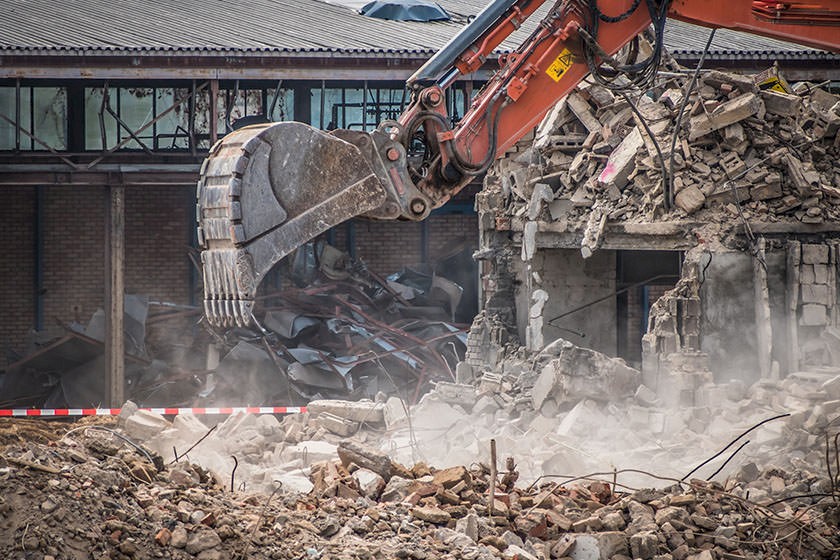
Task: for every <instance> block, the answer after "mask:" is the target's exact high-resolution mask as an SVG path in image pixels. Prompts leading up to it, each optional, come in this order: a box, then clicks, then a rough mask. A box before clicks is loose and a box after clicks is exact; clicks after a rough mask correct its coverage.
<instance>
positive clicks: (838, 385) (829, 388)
mask: <svg viewBox="0 0 840 560" xmlns="http://www.w3.org/2000/svg"><path fill="white" fill-rule="evenodd" d="M820 388H821V389H822V390H823V391H825V392H826V393H828V396H829V398H831V399H833V400H836V399H840V375H838V376H837V377H833V378H831V379H829V380H828V381H826V382H825V383H823V384H822V386H821V387H820Z"/></svg>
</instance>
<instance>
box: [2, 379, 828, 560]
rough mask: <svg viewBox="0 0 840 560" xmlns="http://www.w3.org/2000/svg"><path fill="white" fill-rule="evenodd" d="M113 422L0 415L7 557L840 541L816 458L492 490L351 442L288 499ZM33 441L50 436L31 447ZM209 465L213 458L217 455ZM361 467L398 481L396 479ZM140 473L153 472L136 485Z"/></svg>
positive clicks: (645, 550) (690, 548)
mask: <svg viewBox="0 0 840 560" xmlns="http://www.w3.org/2000/svg"><path fill="white" fill-rule="evenodd" d="M804 381H807V382H808V383H809V385H808V387H809V388H812V387H813V386H816V385H814V384H816V383H818V382H820V383H825V381H822V380H821V379H818V378H812V377H810V376H804V377H803V379H799V380H797V383H798V382H804ZM301 420H305V417H304V418H298V419H295V420H294V421H295V422H300V421H301ZM289 421H290V420H284V423H288V422H289ZM12 422H16V423H15V424H12ZM21 422H22V423H21ZM108 422H109V421H108V420H107V419H97V420H93V421H87V422H80V423H79V424H80V425H79V426H78V429H75V430H73V432H72V435H71V434H66V432H67V430H66V427H65V425H59V424H55V423H52V424H51V423H49V422H45V421H39V420H33V421H26V420H24V421H20V420H3V421H0V456H2V458H3V462H4V464H5V465H6V466H4V467H2V469H0V523H2V524H3V527H4V531H2V532H0V554H2V555H3V557H8V558H16V557H17V556H19V555H20V553H21V550H22V551H23V552H24V553H26V554H29V555H32V556H33V557H34V556H37V557H39V558H42V557H43V558H48V557H52V558H63V557H67V558H74V557H79V558H82V557H85V558H88V557H89V558H96V559H99V558H103V559H104V558H129V559H137V560H142V559H151V558H172V559H173V560H187V559H192V558H198V559H203V560H208V559H224V558H237V557H246V558H252V559H254V560H268V559H274V558H298V557H310V558H336V559H339V560H362V559H383V560H384V559H386V558H416V559H425V558H452V559H457V560H490V559H493V558H511V559H513V558H518V559H524V558H535V559H543V558H552V559H573V560H574V559H577V560H615V559H617V558H634V559H635V558H638V559H647V560H654V559H665V558H670V559H683V560H688V559H695V560H714V559H716V558H718V559H719V558H767V557H772V558H788V557H791V558H793V557H796V555H798V557H800V558H815V559H818V558H826V559H828V558H832V557H833V556H834V555H835V554H836V552H835V551H836V550H837V548H838V547H839V546H840V535H839V534H838V532H837V531H836V523H837V519H838V516H840V509H838V506H837V498H838V487H837V482H836V481H833V480H831V479H830V478H829V477H827V476H826V473H824V472H820V471H819V469H818V468H814V467H817V466H818V465H817V463H809V462H808V461H807V460H801V461H800V463H799V467H798V468H795V469H782V468H780V467H773V468H769V469H764V470H761V469H758V468H757V467H756V466H755V464H754V463H749V464H748V465H745V466H744V467H743V468H741V470H740V472H741V473H743V474H738V475H736V476H734V477H729V478H727V479H726V480H725V481H724V482H723V483H718V482H709V481H705V480H702V479H700V478H687V479H685V480H684V481H683V482H681V483H678V484H677V483H668V484H669V485H667V486H666V487H665V488H661V489H655V488H650V487H642V488H641V489H639V490H622V488H623V487H622V480H623V479H624V474H623V473H621V472H619V473H617V475H616V477H617V478H616V480H617V482H618V484H613V482H612V477H607V479H606V480H605V481H599V480H589V481H578V482H571V481H564V480H563V479H557V480H543V481H539V482H537V483H536V484H520V483H518V482H517V480H518V474H519V473H518V466H517V464H516V460H515V458H513V457H512V458H510V459H508V460H507V461H506V462H505V465H502V468H500V469H499V477H498V479H497V481H496V482H497V484H496V490H495V494H494V495H491V494H490V469H489V467H488V466H487V464H486V463H485V462H484V461H476V462H473V463H471V466H470V467H463V466H457V467H453V468H445V469H441V468H435V467H430V466H427V465H426V464H425V463H416V464H414V465H413V466H412V468H407V467H405V466H403V465H400V464H396V463H393V461H391V460H390V459H389V458H387V456H384V455H382V454H379V453H375V452H371V451H370V449H367V448H364V447H359V446H355V447H354V446H353V445H351V446H347V445H345V444H342V447H341V448H340V449H345V450H347V449H353V454H352V455H347V454H344V455H343V456H342V459H341V461H338V460H337V456H336V454H335V452H334V453H333V454H332V455H329V456H327V455H325V456H323V457H322V458H320V460H319V461H317V462H315V463H313V464H311V467H310V468H308V469H302V468H300V467H299V468H298V470H297V472H292V471H289V472H286V473H282V474H276V473H271V474H267V475H266V478H267V479H268V478H270V479H271V480H273V484H274V485H275V487H276V488H279V489H280V491H279V492H269V491H268V489H266V491H265V493H262V494H260V493H255V492H254V491H253V490H255V487H251V488H247V487H246V488H242V487H241V486H236V483H237V482H240V479H239V478H235V479H234V480H233V483H234V485H235V488H234V489H233V491H231V488H230V485H231V480H224V481H221V480H219V479H218V478H216V477H214V476H212V475H211V474H210V473H209V472H208V471H207V470H205V469H204V467H202V466H199V465H197V464H195V463H193V462H192V460H191V459H187V458H186V457H181V458H179V460H178V461H177V462H166V461H163V460H161V458H160V457H159V456H158V455H154V454H152V455H150V456H149V458H151V459H152V461H149V460H148V459H147V457H146V455H145V454H144V453H145V452H141V451H138V449H137V448H135V447H132V446H129V445H126V444H125V441H124V440H122V439H119V438H117V437H115V436H114V435H113V434H112V433H110V432H108V431H106V430H102V429H89V428H99V427H107V423H108ZM103 423H104V424H103ZM176 423H178V424H182V423H181V422H176ZM233 424H235V429H234V430H233V431H231V428H232V427H233ZM259 425H261V422H260V420H259V418H255V417H248V418H245V417H240V418H237V419H236V421H235V422H233V423H232V424H230V425H228V426H226V427H225V429H226V431H227V433H228V437H229V438H234V439H241V438H240V436H241V435H245V433H247V432H248V430H251V429H253V428H255V427H256V426H259ZM86 428H88V429H86ZM216 431H217V432H218V431H222V427H219V428H218V429H217V430H216ZM240 432H242V433H240ZM35 433H38V434H40V438H41V439H40V441H39V442H36V441H35V440H34V439H28V441H21V439H20V435H21V434H35ZM65 434H66V435H65ZM211 436H212V434H211ZM500 436H501V434H500ZM201 445H203V444H201ZM354 445H355V444H354ZM263 447H264V448H266V446H265V445H264V446H263ZM71 452H72V454H73V456H75V457H77V458H75V459H73V458H71V456H70V454H71ZM341 453H342V452H341V450H339V455H341ZM195 457H196V458H197V459H199V458H200V460H201V461H203V460H204V454H203V453H196V455H195ZM239 457H240V458H241V459H242V458H245V457H247V454H246V453H240V454H239ZM356 459H359V460H360V461H361V462H364V463H371V464H373V465H374V466H375V468H376V469H380V467H383V466H384V465H385V464H388V465H389V466H390V468H391V469H393V470H394V471H395V472H399V473H400V474H399V475H393V476H391V477H390V480H389V481H388V482H387V483H386V480H385V478H384V477H382V476H381V474H380V473H378V472H375V471H373V470H371V469H370V468H368V467H362V466H361V465H359V464H358V463H356V462H355V460H356ZM245 466H247V463H242V464H240V468H242V467H245ZM141 468H142V470H143V472H146V473H148V476H147V477H143V478H141V477H138V476H137V474H136V473H137V472H140V470H141ZM176 473H183V474H186V473H189V474H188V477H189V480H190V483H189V484H188V485H185V484H183V483H182V482H178V477H179V476H182V475H183V474H179V475H178V476H176ZM304 473H308V474H304ZM736 473H737V471H736ZM494 498H495V499H494ZM491 501H492V504H493V511H492V514H491V511H490V508H489V505H490V503H491ZM32 504H39V505H40V507H34V508H33V507H32ZM768 516H769V517H770V518H772V519H774V520H775V522H774V523H768V522H767V520H768ZM777 523H781V524H785V525H786V526H790V525H793V524H795V526H796V527H797V531H796V538H779V532H778V527H777ZM791 536H792V535H791ZM67 543H73V544H72V547H71V548H67V546H69V545H68V544H67ZM69 550H80V551H84V553H83V555H81V556H79V555H77V556H72V555H70V556H68V555H67V553H68V551H69ZM768 555H769V556H768Z"/></svg>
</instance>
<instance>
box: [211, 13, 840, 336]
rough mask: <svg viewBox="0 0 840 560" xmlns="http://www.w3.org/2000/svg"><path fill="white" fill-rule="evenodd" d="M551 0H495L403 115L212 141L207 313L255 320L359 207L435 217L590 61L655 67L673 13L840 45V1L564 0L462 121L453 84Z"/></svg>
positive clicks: (261, 130) (417, 84)
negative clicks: (644, 49)
mask: <svg viewBox="0 0 840 560" xmlns="http://www.w3.org/2000/svg"><path fill="white" fill-rule="evenodd" d="M543 4H545V2H544V1H539V0H494V1H493V2H491V3H490V4H489V5H488V6H487V7H486V8H485V9H484V10H482V12H481V13H479V14H478V15H477V17H476V18H475V19H474V20H473V21H472V22H471V23H470V24H469V25H467V26H465V27H464V28H463V29H462V31H461V32H460V33H459V34H458V35H456V36H455V37H454V38H453V39H452V40H450V42H449V43H447V45H445V46H444V47H443V48H442V49H441V50H440V51H439V52H438V53H437V54H435V56H433V57H432V58H431V59H430V60H429V61H428V62H427V63H426V64H424V65H423V67H421V68H420V69H419V70H418V71H417V72H416V73H415V74H414V75H413V76H411V78H410V79H409V80H408V83H407V85H408V87H409V88H410V89H411V90H412V101H411V104H410V105H409V106H408V107H407V108H406V110H405V111H404V112H403V114H402V115H401V116H400V118H399V119H398V120H397V121H390V122H385V123H381V124H380V126H379V127H378V129H377V130H375V131H373V132H370V133H368V132H361V131H350V130H337V131H332V132H330V133H326V132H323V131H319V130H316V129H314V128H312V127H310V126H308V125H305V124H302V123H294V122H291V123H275V124H268V125H256V126H253V127H246V128H243V129H240V130H238V131H235V132H234V133H231V134H230V135H228V136H226V137H225V138H223V139H222V140H221V141H220V142H219V143H218V144H217V145H216V146H214V147H213V148H212V149H211V152H210V155H209V157H208V158H207V160H206V161H205V163H204V165H203V166H202V171H201V179H200V181H199V185H198V222H199V228H198V229H199V243H200V244H201V246H202V248H203V252H202V263H203V268H204V291H205V314H206V316H207V318H208V320H209V321H210V323H211V324H214V325H232V324H239V325H246V324H249V323H251V322H252V321H253V320H254V316H253V304H254V300H255V296H256V290H257V287H258V286H259V283H260V281H261V280H262V279H263V278H264V277H265V275H266V274H267V273H268V271H269V270H270V269H271V267H272V266H273V265H274V264H276V263H277V262H278V261H280V260H281V259H283V258H284V257H285V256H286V255H288V254H289V253H290V252H292V251H294V250H295V249H296V248H297V247H298V246H300V245H302V244H304V243H306V242H307V241H309V240H311V239H313V238H315V237H316V236H318V235H319V234H321V233H323V232H324V231H326V230H327V229H329V228H330V227H333V226H335V225H338V224H340V223H341V222H343V221H345V220H347V219H350V218H352V217H355V216H366V217H370V218H376V219H404V220H422V219H424V218H426V217H427V216H428V214H429V212H430V211H431V210H432V209H433V208H436V207H438V206H440V205H442V204H444V203H445V202H446V201H447V200H449V198H450V197H452V196H453V195H454V194H455V193H457V192H458V191H459V190H460V189H462V188H463V187H464V186H465V185H466V184H467V183H469V182H470V181H471V180H472V179H473V177H475V176H477V175H480V174H482V173H483V172H484V171H486V170H487V168H488V167H489V166H490V165H491V164H492V162H493V161H494V160H495V159H496V158H497V157H498V156H500V155H501V154H503V153H504V152H505V150H506V149H507V148H509V147H511V146H512V145H513V144H514V143H515V142H516V141H517V140H519V139H520V138H521V137H522V136H524V135H525V134H526V133H527V132H529V131H530V130H532V129H533V128H534V127H535V126H536V125H537V124H538V123H539V122H540V120H541V119H542V118H543V116H544V115H545V114H546V112H547V111H548V110H549V109H550V108H551V107H552V106H553V105H554V104H555V103H556V102H557V101H558V100H560V99H561V98H562V97H563V96H565V95H566V94H567V93H569V92H570V91H571V90H572V89H573V88H574V87H575V86H576V85H578V84H579V83H580V81H581V80H583V79H584V78H585V77H586V76H587V75H588V74H590V73H592V74H593V75H594V76H595V77H596V78H598V79H601V80H602V81H603V80H604V78H603V75H605V74H606V75H609V74H610V73H613V74H615V73H623V74H624V75H625V76H626V77H629V78H630V79H631V81H636V82H644V81H645V80H648V79H649V78H651V77H652V76H653V75H655V72H656V69H657V68H658V65H659V57H660V55H661V47H662V34H663V32H664V25H665V21H666V19H667V18H668V17H672V18H675V19H679V20H683V21H687V22H691V23H695V24H699V25H703V26H707V27H714V28H717V27H724V28H729V29H736V30H740V31H747V32H750V33H754V34H759V35H765V36H769V37H775V38H780V39H785V40H791V41H794V42H797V43H802V44H805V45H809V46H813V47H817V48H825V49H829V50H834V51H836V50H840V0H824V1H823V2H764V1H750V0H726V1H724V0H560V1H558V2H556V3H555V4H553V5H552V6H551V7H550V9H549V10H548V12H547V14H546V15H545V16H544V17H543V19H542V20H541V21H540V23H539V24H538V25H537V26H536V28H535V30H534V31H533V32H532V33H531V34H530V36H529V37H528V38H527V39H526V40H525V41H524V42H523V43H522V44H521V45H520V46H519V47H518V48H517V49H516V50H515V51H514V52H511V53H509V54H506V55H504V56H501V57H500V68H499V69H498V71H497V72H496V73H495V74H494V75H493V77H492V78H491V79H490V81H489V82H488V83H487V84H486V86H485V87H484V88H483V89H482V91H481V92H480V93H479V94H478V95H477V96H476V97H475V99H474V100H473V101H472V105H471V107H470V110H469V111H468V112H467V113H466V115H465V116H464V117H463V119H461V120H460V121H459V122H458V123H455V124H454V126H453V125H452V123H451V119H450V117H449V115H448V114H447V112H446V104H445V102H444V99H445V90H446V89H447V88H448V87H449V86H451V85H452V84H453V83H454V82H455V81H456V80H457V79H458V78H459V77H460V76H462V75H466V74H469V73H472V72H474V71H476V70H478V69H479V68H480V67H481V66H482V65H483V64H484V62H485V61H486V60H487V58H488V57H490V56H491V55H492V53H493V52H494V50H495V49H496V48H497V47H498V46H499V45H500V44H501V43H502V41H503V40H504V39H505V38H507V37H508V36H509V35H510V34H511V33H512V32H513V31H514V30H516V29H518V28H519V27H520V26H521V25H522V23H523V21H524V20H525V19H527V18H528V17H529V16H532V15H533V14H534V13H535V12H536V11H537V10H538V9H540V8H541V7H542V6H543ZM651 25H652V28H653V35H654V38H653V44H654V50H653V53H652V54H651V55H650V56H649V57H647V58H646V59H645V60H634V59H633V58H634V57H633V56H632V53H633V51H634V49H633V48H630V49H629V50H630V51H631V56H630V57H629V58H630V59H631V60H629V61H624V62H619V61H617V60H615V59H613V58H612V57H613V55H615V53H617V52H618V51H619V50H620V49H622V48H623V47H625V46H627V45H628V44H630V43H631V42H632V41H633V40H634V39H635V38H636V37H637V36H638V35H639V33H641V32H643V31H644V30H646V29H648V28H649V27H651ZM604 67H607V70H606V72H605V71H604V70H603V68H604ZM604 83H605V84H606V85H607V86H610V85H611V84H610V82H609V81H608V80H607V81H604ZM418 144H419V145H420V146H422V150H418V149H417V146H418ZM418 152H419V153H420V154H422V155H420V156H418V155H417V154H418Z"/></svg>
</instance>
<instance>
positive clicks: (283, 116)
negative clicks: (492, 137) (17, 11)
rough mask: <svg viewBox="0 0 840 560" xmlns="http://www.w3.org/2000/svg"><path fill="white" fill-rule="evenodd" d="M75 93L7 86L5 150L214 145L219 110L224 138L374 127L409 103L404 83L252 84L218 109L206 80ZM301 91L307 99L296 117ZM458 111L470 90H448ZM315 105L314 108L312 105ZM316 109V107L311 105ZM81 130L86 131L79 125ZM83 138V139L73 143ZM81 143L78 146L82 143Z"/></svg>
mask: <svg viewBox="0 0 840 560" xmlns="http://www.w3.org/2000/svg"><path fill="white" fill-rule="evenodd" d="M76 91H77V92H79V93H77V94H76V95H77V97H78V96H80V97H81V99H78V98H77V99H76V101H75V103H77V105H78V106H80V108H79V109H77V110H76V112H79V113H81V117H80V118H72V119H71V117H70V115H71V114H72V113H74V111H73V110H72V108H71V105H72V104H73V103H74V101H73V94H72V93H71V92H69V90H68V88H66V87H46V86H20V87H16V86H0V151H15V150H20V151H45V150H53V151H68V150H69V151H73V150H72V148H75V149H81V150H84V151H95V152H98V151H103V150H115V149H118V150H148V151H155V152H156V151H178V150H190V149H198V150H202V149H207V148H208V147H209V141H210V126H211V118H210V116H211V111H213V112H215V117H216V122H217V130H216V132H217V135H219V136H222V135H224V134H226V133H227V132H230V131H231V130H233V129H234V128H237V127H238V126H240V125H243V124H251V123H253V122H265V121H272V122H279V121H285V120H298V121H303V122H308V123H309V124H312V125H313V126H317V127H319V128H322V129H326V130H332V129H334V128H349V129H356V130H372V129H373V128H375V127H376V124H377V123H379V122H381V121H383V120H387V119H392V120H393V119H396V118H397V117H398V116H399V115H400V113H401V112H402V110H403V108H404V107H405V105H406V104H407V102H408V92H407V91H406V90H405V89H402V88H389V87H369V86H368V85H367V84H362V85H361V87H326V86H325V84H324V83H321V84H320V85H314V86H313V85H307V86H298V87H279V86H276V87H244V88H240V87H239V85H238V84H234V85H232V87H227V88H220V90H219V93H218V96H217V103H216V107H214V108H211V107H210V105H211V96H210V92H209V91H208V88H207V87H206V85H205V86H204V87H199V88H197V89H195V90H194V89H192V88H189V87H107V86H103V87H85V88H79V89H77V90H76ZM296 96H300V99H307V100H308V103H306V104H301V107H303V109H301V108H300V107H299V108H298V112H304V114H300V115H298V114H296V112H295V108H296V103H295V101H296V99H295V98H296ZM448 103H449V109H450V114H451V115H452V116H453V118H455V119H457V118H458V117H459V115H463V114H464V112H465V111H466V104H467V93H466V90H465V89H459V88H453V89H452V90H451V91H450V93H449V94H448ZM307 106H308V107H307ZM307 109H308V110H307ZM78 129H83V131H82V130H78ZM69 138H77V139H79V140H76V141H75V142H73V141H70V140H68V139H69ZM74 144H75V145H74Z"/></svg>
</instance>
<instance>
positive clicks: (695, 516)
mask: <svg viewBox="0 0 840 560" xmlns="http://www.w3.org/2000/svg"><path fill="white" fill-rule="evenodd" d="M691 522H692V523H694V524H695V525H697V526H698V527H700V528H701V529H704V530H706V531H714V530H715V529H717V527H718V523H717V521H715V520H714V519H712V518H711V517H708V516H705V515H700V514H699V513H692V514H691Z"/></svg>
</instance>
